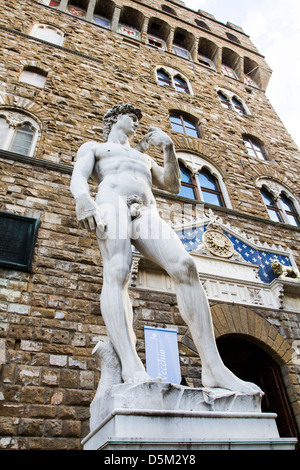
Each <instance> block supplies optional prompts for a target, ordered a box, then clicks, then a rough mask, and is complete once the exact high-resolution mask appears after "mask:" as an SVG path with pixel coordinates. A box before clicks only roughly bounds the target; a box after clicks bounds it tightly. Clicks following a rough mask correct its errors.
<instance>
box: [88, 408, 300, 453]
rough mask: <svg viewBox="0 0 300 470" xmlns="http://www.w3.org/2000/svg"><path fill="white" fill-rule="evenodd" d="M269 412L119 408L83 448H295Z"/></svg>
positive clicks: (89, 436)
mask: <svg viewBox="0 0 300 470" xmlns="http://www.w3.org/2000/svg"><path fill="white" fill-rule="evenodd" d="M275 417H276V415H274V414H271V413H254V412H252V413H241V412H235V413H234V412H214V411H209V412H193V411H183V412H177V411H162V410H138V409H136V410H133V409H130V410H128V409H115V410H114V411H113V412H112V413H111V414H110V415H109V416H107V418H106V419H105V420H104V421H103V422H102V423H101V424H100V425H99V426H98V427H97V428H95V429H94V430H93V431H92V432H91V433H90V434H89V435H88V436H87V437H86V438H85V439H84V441H83V444H84V450H169V451H172V450H176V451H178V450H182V451H184V450H188V451H189V450H234V449H236V450H293V449H294V448H295V443H296V439H292V438H280V437H279V434H278V430H277V426H276V423H275Z"/></svg>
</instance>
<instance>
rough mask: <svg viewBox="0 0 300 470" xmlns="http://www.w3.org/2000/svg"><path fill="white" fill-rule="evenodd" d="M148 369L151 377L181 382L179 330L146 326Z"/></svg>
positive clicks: (176, 382)
mask: <svg viewBox="0 0 300 470" xmlns="http://www.w3.org/2000/svg"><path fill="white" fill-rule="evenodd" d="M144 332H145V349H146V370H147V373H148V374H149V375H150V377H153V378H157V377H160V378H161V379H162V380H163V382H171V383H174V384H180V382H181V373H180V363H179V352H178V343H177V330H174V329H168V328H155V327H152V326H145V327H144Z"/></svg>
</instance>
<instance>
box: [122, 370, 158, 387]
mask: <svg viewBox="0 0 300 470" xmlns="http://www.w3.org/2000/svg"><path fill="white" fill-rule="evenodd" d="M123 380H124V382H125V383H133V384H137V383H142V382H151V381H153V378H152V377H150V375H148V374H147V372H146V371H143V370H142V371H141V370H138V371H135V372H133V373H132V374H123Z"/></svg>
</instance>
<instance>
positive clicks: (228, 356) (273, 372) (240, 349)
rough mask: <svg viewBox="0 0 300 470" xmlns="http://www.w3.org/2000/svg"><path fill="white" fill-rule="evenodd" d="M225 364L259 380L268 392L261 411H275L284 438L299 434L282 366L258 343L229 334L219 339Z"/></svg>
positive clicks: (246, 376) (237, 373)
mask: <svg viewBox="0 0 300 470" xmlns="http://www.w3.org/2000/svg"><path fill="white" fill-rule="evenodd" d="M217 345H218V349H219V352H220V355H221V357H222V360H223V362H224V364H225V365H226V366H227V367H228V368H229V369H230V370H231V371H232V372H233V373H234V374H236V375H237V376H238V377H240V378H241V379H242V380H247V381H250V382H254V383H256V384H257V385H258V386H259V387H260V388H261V389H262V390H263V391H264V393H265V395H264V397H263V400H262V411H265V412H270V413H276V414H277V418H276V423H277V427H278V431H279V435H280V436H281V437H298V446H297V447H298V449H299V435H298V432H297V427H296V423H295V418H294V415H293V412H292V409H291V406H290V403H289V400H288V397H287V393H286V390H285V385H284V382H283V378H282V374H281V370H280V367H279V366H278V364H277V363H276V362H275V360H274V359H273V358H272V357H271V356H270V355H269V354H267V352H266V351H264V350H263V349H262V348H260V347H259V346H258V345H257V344H255V343H253V342H251V341H249V340H247V339H246V336H244V335H237V334H229V335H225V336H222V337H219V338H218V339H217Z"/></svg>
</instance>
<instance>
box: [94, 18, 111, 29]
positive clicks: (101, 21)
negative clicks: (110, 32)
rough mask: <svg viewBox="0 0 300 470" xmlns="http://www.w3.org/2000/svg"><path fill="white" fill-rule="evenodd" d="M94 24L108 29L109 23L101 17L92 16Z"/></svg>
mask: <svg viewBox="0 0 300 470" xmlns="http://www.w3.org/2000/svg"><path fill="white" fill-rule="evenodd" d="M94 22H95V23H96V24H98V25H99V26H103V27H104V28H109V27H110V21H109V20H108V19H107V18H104V17H103V16H99V15H94Z"/></svg>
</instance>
